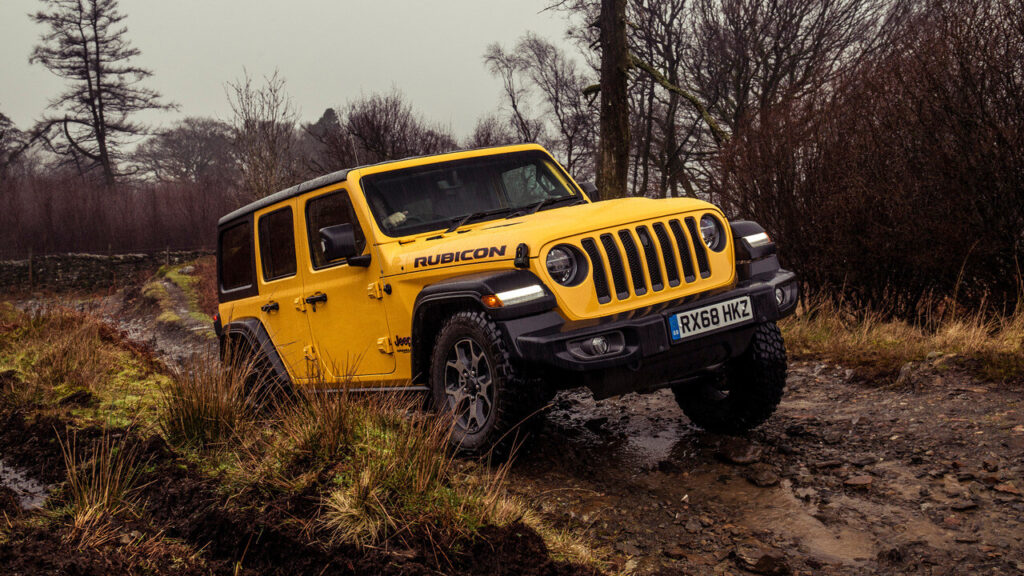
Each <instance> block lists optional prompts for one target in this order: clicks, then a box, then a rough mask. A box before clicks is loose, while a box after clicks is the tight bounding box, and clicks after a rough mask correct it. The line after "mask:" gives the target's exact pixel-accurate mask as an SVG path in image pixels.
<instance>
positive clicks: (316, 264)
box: [300, 188, 395, 383]
mask: <svg viewBox="0 0 1024 576" xmlns="http://www.w3.org/2000/svg"><path fill="white" fill-rule="evenodd" d="M300 209H301V213H302V217H303V219H304V228H305V238H304V240H305V244H306V248H305V250H303V252H304V253H303V255H302V268H303V274H304V280H305V282H304V284H305V301H306V302H307V305H306V317H307V318H308V319H309V326H310V332H311V335H312V340H313V345H314V347H315V348H316V355H317V357H318V359H319V362H320V369H321V370H322V371H323V373H324V375H325V376H327V377H328V378H330V379H331V380H333V381H334V382H336V383H344V382H345V381H346V380H348V379H350V378H351V377H353V376H355V377H362V378H361V380H373V377H374V376H384V375H387V374H391V373H392V372H394V371H395V357H394V352H393V349H392V346H391V337H390V334H389V332H388V323H387V317H386V315H385V310H384V303H383V300H382V297H383V294H380V293H377V292H376V290H375V289H374V287H376V286H377V284H376V283H377V281H378V280H379V279H380V264H379V263H378V262H376V261H373V262H371V264H370V266H369V267H359V266H349V265H348V262H347V261H346V260H344V259H341V260H335V261H327V260H326V259H325V258H324V254H323V249H322V247H321V245H320V229H321V228H325V227H327V226H334V225H336V224H346V223H349V224H352V225H353V227H354V228H355V230H356V234H357V238H359V240H360V242H361V245H362V246H363V248H364V253H365V250H366V249H367V248H366V240H365V239H366V234H365V231H366V230H368V227H367V226H366V225H365V224H364V223H361V222H360V221H359V219H358V217H357V216H356V214H355V211H354V210H353V209H352V203H351V201H350V199H349V195H348V191H347V190H346V189H345V188H341V189H337V190H333V191H330V192H326V193H317V194H312V195H309V196H305V197H303V198H302V200H301V202H300Z"/></svg>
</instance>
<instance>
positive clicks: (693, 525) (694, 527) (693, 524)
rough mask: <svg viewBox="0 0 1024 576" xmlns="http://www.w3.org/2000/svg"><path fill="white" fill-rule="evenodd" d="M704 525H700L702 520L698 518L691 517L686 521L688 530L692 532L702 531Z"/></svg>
mask: <svg viewBox="0 0 1024 576" xmlns="http://www.w3.org/2000/svg"><path fill="white" fill-rule="evenodd" d="M703 528H704V527H703V526H701V525H700V522H699V521H698V520H697V519H696V518H690V519H689V520H687V521H686V531H687V532H689V533H690V534H696V533H697V532H700V531H701V530H702V529H703Z"/></svg>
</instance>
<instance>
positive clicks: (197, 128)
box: [133, 117, 236, 188]
mask: <svg viewBox="0 0 1024 576" xmlns="http://www.w3.org/2000/svg"><path fill="white" fill-rule="evenodd" d="M133 156H134V160H135V162H136V163H137V164H138V165H139V166H140V171H141V172H142V173H144V174H146V175H148V176H149V177H151V178H152V179H154V180H156V181H158V182H166V183H178V184H197V185H200V186H203V187H212V186H218V187H222V188H227V187H230V186H232V184H233V181H234V178H235V174H236V167H235V159H234V155H233V154H232V149H231V126H229V125H228V124H226V123H224V122H221V121H219V120H214V119H212V118H196V117H190V118H185V119H183V120H180V121H179V122H177V123H176V124H175V125H174V126H173V127H172V128H171V129H169V130H166V131H164V132H161V133H160V134H157V135H155V136H152V137H150V138H149V139H147V140H146V141H145V142H143V143H142V144H140V145H139V147H138V149H137V150H136V151H135V154H134V155H133Z"/></svg>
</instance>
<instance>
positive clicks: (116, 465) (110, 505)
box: [58, 431, 139, 548]
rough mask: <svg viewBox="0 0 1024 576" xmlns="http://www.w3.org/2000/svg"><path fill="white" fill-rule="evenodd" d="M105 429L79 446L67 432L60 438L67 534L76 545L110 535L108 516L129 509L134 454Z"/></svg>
mask: <svg viewBox="0 0 1024 576" xmlns="http://www.w3.org/2000/svg"><path fill="white" fill-rule="evenodd" d="M125 436H126V435H122V436H119V437H115V436H114V435H113V434H111V433H109V432H108V431H104V433H103V435H102V436H101V437H100V438H98V439H97V440H95V441H93V442H92V444H91V446H90V447H89V448H88V449H87V450H84V451H83V450H81V448H80V446H79V445H78V442H77V438H76V436H75V435H74V434H72V435H70V436H69V437H68V438H67V439H66V441H65V440H60V438H59V437H58V440H59V441H60V447H61V452H62V454H63V456H64V466H65V468H66V470H67V480H66V482H65V483H64V496H65V498H66V501H67V508H68V512H69V513H70V515H71V535H72V537H73V538H75V539H77V541H78V543H79V547H82V548H84V547H95V546H99V545H101V544H102V543H104V542H106V541H108V540H110V539H112V538H113V534H114V531H113V530H112V529H111V528H110V526H109V520H110V519H111V518H112V517H114V516H117V515H118V514H121V513H122V512H125V511H127V510H131V509H132V507H133V505H134V502H133V500H132V498H131V491H132V488H133V487H134V484H135V480H136V477H137V476H138V472H139V466H138V455H137V452H136V449H135V448H134V447H132V446H126V445H125V443H124V442H123V440H121V438H124V437H125Z"/></svg>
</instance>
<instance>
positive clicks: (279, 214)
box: [259, 208, 295, 281]
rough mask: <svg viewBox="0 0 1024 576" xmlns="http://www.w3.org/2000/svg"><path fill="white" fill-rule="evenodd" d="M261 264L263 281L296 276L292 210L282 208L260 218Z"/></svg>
mask: <svg viewBox="0 0 1024 576" xmlns="http://www.w3.org/2000/svg"><path fill="white" fill-rule="evenodd" d="M259 231H260V262H261V263H262V267H263V280H265V281H269V280H277V279H278V278H286V277H288V276H294V275H295V230H294V228H293V226H292V209H291V208H282V209H280V210H276V211H274V212H271V213H270V214H265V215H263V216H261V217H260V223H259Z"/></svg>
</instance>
